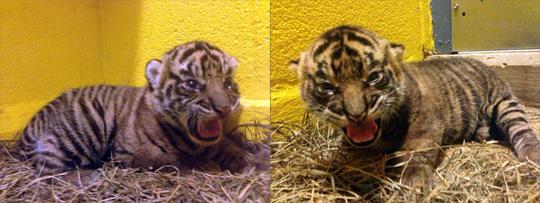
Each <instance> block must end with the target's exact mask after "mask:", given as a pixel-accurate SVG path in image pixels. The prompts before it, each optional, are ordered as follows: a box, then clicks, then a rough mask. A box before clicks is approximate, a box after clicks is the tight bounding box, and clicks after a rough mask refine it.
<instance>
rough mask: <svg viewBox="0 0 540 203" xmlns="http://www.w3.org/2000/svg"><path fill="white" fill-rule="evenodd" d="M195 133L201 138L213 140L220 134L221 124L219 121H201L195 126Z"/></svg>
mask: <svg viewBox="0 0 540 203" xmlns="http://www.w3.org/2000/svg"><path fill="white" fill-rule="evenodd" d="M197 132H198V133H199V135H200V136H201V137H203V138H215V137H217V136H219V135H220V134H221V122H220V121H219V119H214V120H209V121H202V122H200V123H199V125H197Z"/></svg>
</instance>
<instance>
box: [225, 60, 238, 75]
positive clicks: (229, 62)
mask: <svg viewBox="0 0 540 203" xmlns="http://www.w3.org/2000/svg"><path fill="white" fill-rule="evenodd" d="M225 60H226V61H225V63H227V66H229V68H230V69H231V70H232V72H233V73H234V72H236V69H238V60H237V59H236V58H234V57H232V56H229V57H227V58H226V59H225Z"/></svg>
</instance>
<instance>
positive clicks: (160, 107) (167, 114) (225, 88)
mask: <svg viewBox="0 0 540 203" xmlns="http://www.w3.org/2000/svg"><path fill="white" fill-rule="evenodd" d="M236 67H237V61H236V59H235V58H233V57H231V56H229V55H227V54H225V53H224V52H222V51H221V50H219V49H218V48H216V47H215V46H213V45H211V44H209V43H207V42H202V41H194V42H189V43H186V44H183V45H180V46H177V47H175V48H173V49H172V50H171V51H169V52H168V53H166V54H165V55H164V56H163V58H162V60H161V61H160V60H151V61H149V62H148V63H147V66H146V78H147V80H148V83H149V84H148V86H149V89H150V91H151V92H152V95H153V97H154V104H155V108H156V109H157V111H158V112H159V114H161V116H162V117H164V118H165V119H166V120H168V121H169V122H171V123H173V124H177V126H180V127H182V128H184V130H185V131H186V132H188V134H189V135H188V136H189V138H190V139H191V140H192V141H194V142H195V143H197V144H200V145H210V144H215V143H217V142H219V140H220V139H221V137H222V133H223V132H222V131H223V122H224V120H223V119H224V118H225V117H226V116H227V115H229V113H231V112H233V111H235V110H237V108H238V106H239V92H238V85H237V84H236V83H235V82H234V79H233V76H234V73H235V71H236Z"/></svg>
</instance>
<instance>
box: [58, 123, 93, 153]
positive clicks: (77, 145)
mask: <svg viewBox="0 0 540 203" xmlns="http://www.w3.org/2000/svg"><path fill="white" fill-rule="evenodd" d="M65 119H66V120H67V121H68V122H69V123H70V124H68V123H64V122H62V123H63V125H64V130H66V132H65V133H64V135H65V136H67V138H68V139H69V140H70V141H71V142H70V143H71V144H72V145H73V147H74V148H75V150H77V152H78V153H79V154H80V155H82V156H83V157H85V158H87V159H88V160H90V161H93V160H94V158H93V156H92V155H89V154H87V153H86V151H85V150H84V149H83V147H82V145H81V144H82V143H80V142H79V140H78V139H76V137H75V136H79V137H86V136H89V135H86V136H84V135H83V136H81V135H80V134H77V133H76V132H75V131H77V130H73V131H72V132H68V131H69V130H71V128H70V126H77V124H76V123H75V122H76V121H74V119H71V118H65ZM54 130H55V129H54ZM55 132H56V133H57V134H62V133H61V132H58V131H57V130H55ZM87 138H88V137H87ZM57 140H59V141H62V139H61V138H59V139H57ZM86 141H87V142H90V143H88V144H90V146H91V147H94V146H95V144H94V143H93V142H92V141H91V139H86ZM92 151H93V152H94V153H96V152H97V150H96V149H95V148H92ZM70 152H71V151H70ZM96 155H97V154H96Z"/></svg>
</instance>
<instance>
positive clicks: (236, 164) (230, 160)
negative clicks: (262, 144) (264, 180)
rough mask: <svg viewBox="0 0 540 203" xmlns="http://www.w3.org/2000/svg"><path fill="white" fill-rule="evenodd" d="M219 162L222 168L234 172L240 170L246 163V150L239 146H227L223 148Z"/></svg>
mask: <svg viewBox="0 0 540 203" xmlns="http://www.w3.org/2000/svg"><path fill="white" fill-rule="evenodd" d="M224 153H225V155H224V156H223V158H222V160H221V161H220V162H221V168H222V169H223V170H229V171H230V172H233V173H236V172H240V171H242V170H243V169H244V168H246V166H247V165H248V161H247V159H246V152H245V151H244V150H242V149H241V148H239V147H229V148H228V149H227V150H225V152H224Z"/></svg>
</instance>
